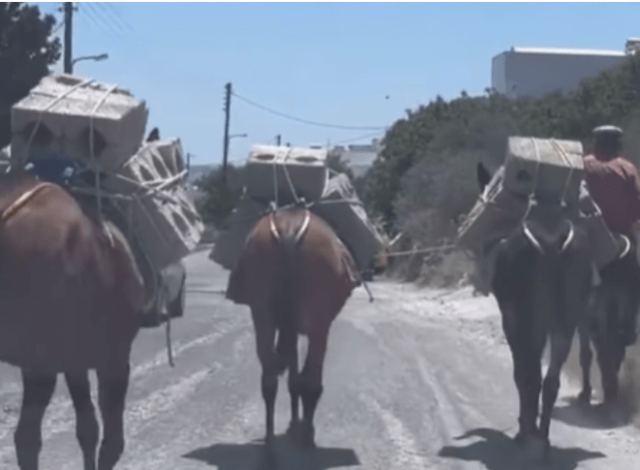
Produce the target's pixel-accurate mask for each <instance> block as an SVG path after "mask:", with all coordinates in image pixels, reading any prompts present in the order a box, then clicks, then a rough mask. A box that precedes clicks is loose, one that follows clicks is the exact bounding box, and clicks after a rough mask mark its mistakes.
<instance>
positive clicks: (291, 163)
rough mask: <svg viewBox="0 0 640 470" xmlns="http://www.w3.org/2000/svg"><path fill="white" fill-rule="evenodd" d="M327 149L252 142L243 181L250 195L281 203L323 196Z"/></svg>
mask: <svg viewBox="0 0 640 470" xmlns="http://www.w3.org/2000/svg"><path fill="white" fill-rule="evenodd" d="M326 160H327V151H326V150H324V149H312V148H304V147H279V146H273V145H254V146H253V147H252V148H251V153H250V154H249V160H248V161H247V163H246V165H245V182H246V187H247V193H248V195H249V196H250V197H252V198H254V199H257V200H260V201H263V202H267V201H275V200H276V199H277V200H278V202H279V203H280V204H288V203H291V202H294V200H295V196H294V194H293V192H292V188H293V189H294V190H295V191H294V192H295V193H296V195H297V197H302V198H304V199H305V200H306V202H312V201H317V200H318V199H320V198H321V197H322V193H323V191H324V188H325V185H326V183H327V178H328V170H327V166H326Z"/></svg>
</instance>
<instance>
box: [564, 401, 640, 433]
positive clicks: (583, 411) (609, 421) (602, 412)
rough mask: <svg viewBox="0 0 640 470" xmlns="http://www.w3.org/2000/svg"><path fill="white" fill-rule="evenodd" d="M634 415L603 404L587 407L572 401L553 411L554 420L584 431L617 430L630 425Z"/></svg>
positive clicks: (622, 409) (621, 408)
mask: <svg viewBox="0 0 640 470" xmlns="http://www.w3.org/2000/svg"><path fill="white" fill-rule="evenodd" d="M632 416H633V414H632V413H631V411H630V410H625V409H624V408H623V407H617V408H611V407H610V406H606V405H603V404H599V405H593V406H585V405H581V404H579V403H578V402H577V400H572V401H571V402H569V403H567V404H565V405H562V406H558V407H556V408H555V409H554V410H553V419H555V420H557V421H560V422H562V423H565V424H568V425H570V426H575V427H579V428H584V429H601V430H607V429H615V428H621V427H624V426H626V425H627V424H629V423H630V422H631V420H632Z"/></svg>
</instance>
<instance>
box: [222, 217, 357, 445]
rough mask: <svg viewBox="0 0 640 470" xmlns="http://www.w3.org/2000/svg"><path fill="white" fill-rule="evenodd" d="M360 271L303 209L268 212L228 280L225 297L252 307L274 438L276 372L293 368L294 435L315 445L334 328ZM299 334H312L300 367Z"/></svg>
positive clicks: (268, 426)
mask: <svg viewBox="0 0 640 470" xmlns="http://www.w3.org/2000/svg"><path fill="white" fill-rule="evenodd" d="M354 272H355V271H354V268H353V259H352V258H351V255H350V254H349V253H348V252H347V251H346V249H345V247H344V245H342V243H341V242H340V241H339V240H338V238H337V237H336V235H335V234H334V232H333V230H332V229H331V228H330V227H329V226H328V225H327V224H326V223H325V222H324V221H323V220H322V219H321V218H319V217H317V216H316V215H314V214H312V213H310V212H308V211H306V210H304V209H293V210H281V211H278V212H275V213H271V214H268V215H266V216H264V217H262V218H261V219H260V220H259V221H258V223H257V225H256V226H255V228H254V229H253V231H252V232H251V234H250V235H249V237H248V239H247V243H246V245H245V248H244V250H243V252H242V254H241V256H240V258H239V260H238V263H237V264H236V267H235V269H234V270H233V272H232V274H231V276H230V278H229V287H228V290H227V297H228V298H229V299H231V300H233V301H235V302H237V303H241V304H245V305H249V306H250V307H251V314H252V318H253V325H254V329H255V336H256V347H257V353H258V359H259V360H260V364H261V365H262V396H263V398H264V402H265V406H266V441H267V442H268V443H269V442H271V441H272V439H273V437H274V420H273V414H274V403H275V399H276V394H277V389H278V375H279V374H282V373H284V372H285V371H286V370H287V369H288V371H289V394H290V396H291V424H290V427H289V434H290V436H292V437H295V438H297V439H298V440H299V442H300V443H301V444H302V445H305V446H313V445H314V427H313V417H314V413H315V410H316V406H317V404H318V401H319V399H320V395H321V394H322V369H323V364H324V358H325V353H326V350H327V340H328V336H329V328H330V326H331V323H332V322H333V320H334V319H335V318H336V317H337V315H338V313H340V310H341V309H342V307H343V306H344V304H345V302H346V300H347V299H348V298H349V296H350V295H351V291H352V290H353V287H354V286H355V280H354V277H353V273H354ZM276 334H277V342H276ZM298 335H306V336H307V337H308V339H309V343H308V352H307V358H306V361H305V364H304V367H303V369H302V371H301V372H299V371H298ZM300 398H301V399H302V407H303V419H302V421H299V414H298V401H299V399H300Z"/></svg>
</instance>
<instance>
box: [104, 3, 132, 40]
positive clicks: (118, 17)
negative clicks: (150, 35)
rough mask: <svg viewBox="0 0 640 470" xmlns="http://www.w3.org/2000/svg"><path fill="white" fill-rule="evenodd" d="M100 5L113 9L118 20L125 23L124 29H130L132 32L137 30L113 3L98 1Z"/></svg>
mask: <svg viewBox="0 0 640 470" xmlns="http://www.w3.org/2000/svg"><path fill="white" fill-rule="evenodd" d="M98 5H102V6H103V7H106V9H108V10H111V11H112V12H113V13H114V15H115V17H116V20H117V21H118V22H119V23H120V24H122V25H123V27H124V29H128V30H129V31H130V32H132V33H133V32H135V28H134V27H133V26H131V23H129V21H127V19H126V18H125V17H124V15H122V13H120V10H119V9H117V8H116V7H115V6H114V5H113V4H112V3H109V2H107V3H98Z"/></svg>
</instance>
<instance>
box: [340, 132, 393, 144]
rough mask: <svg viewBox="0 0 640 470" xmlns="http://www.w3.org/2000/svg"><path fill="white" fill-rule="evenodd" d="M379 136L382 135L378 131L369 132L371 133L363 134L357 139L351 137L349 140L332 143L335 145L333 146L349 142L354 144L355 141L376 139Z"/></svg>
mask: <svg viewBox="0 0 640 470" xmlns="http://www.w3.org/2000/svg"><path fill="white" fill-rule="evenodd" d="M381 134H382V133H381V132H380V131H378V132H371V133H369V134H364V135H361V136H358V137H352V138H350V139H344V140H339V141H337V142H334V143H335V144H348V143H350V142H356V141H358V140H363V139H369V138H372V137H378V136H380V135H381Z"/></svg>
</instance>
